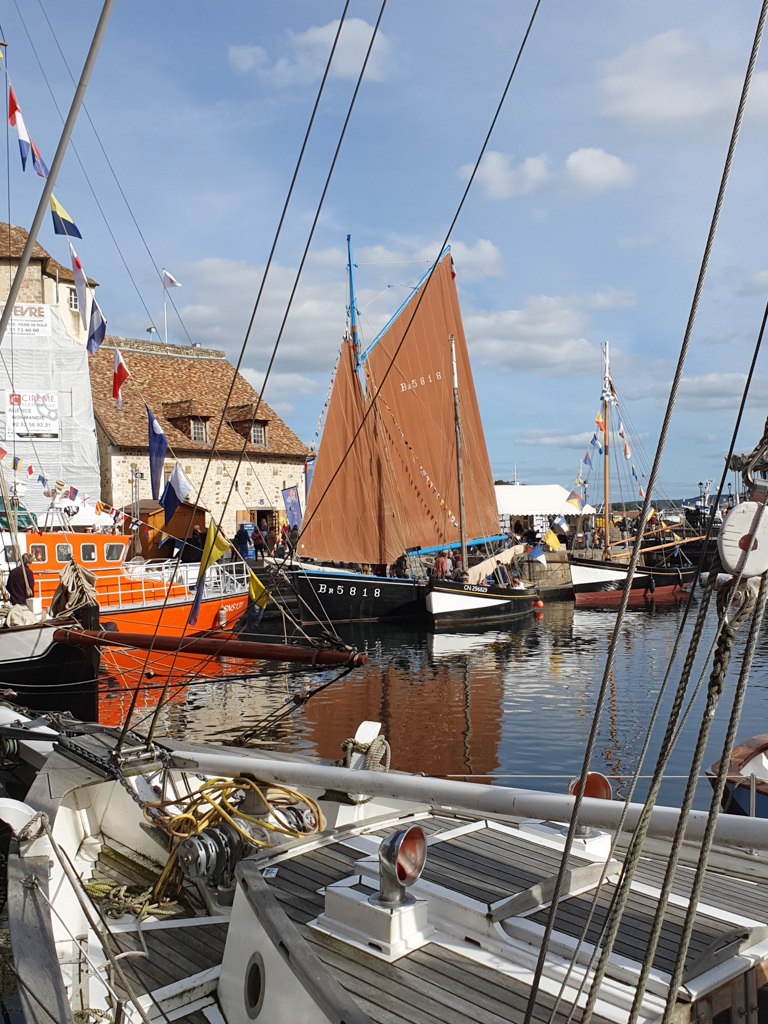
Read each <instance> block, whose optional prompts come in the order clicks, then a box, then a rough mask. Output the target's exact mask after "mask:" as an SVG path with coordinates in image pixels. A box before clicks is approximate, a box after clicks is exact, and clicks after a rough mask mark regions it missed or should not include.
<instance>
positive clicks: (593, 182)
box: [565, 149, 635, 195]
mask: <svg viewBox="0 0 768 1024" xmlns="http://www.w3.org/2000/svg"><path fill="white" fill-rule="evenodd" d="M565 179H566V181H567V182H568V183H569V184H570V185H573V186H574V187H575V188H577V189H578V190H579V191H580V192H586V193H589V194H591V195H595V194H597V193H598V192H608V191H609V190H610V189H614V188H628V187H629V186H630V185H631V184H632V183H633V182H634V180H635V168H634V167H633V166H631V165H630V164H626V163H624V161H623V160H622V159H621V158H620V157H618V156H613V155H612V154H611V153H606V152H605V150H603V149H577V150H576V151H575V152H574V153H571V155H570V156H569V157H568V158H567V159H566V161H565Z"/></svg>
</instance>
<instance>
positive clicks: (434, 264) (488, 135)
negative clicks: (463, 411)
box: [302, 0, 541, 529]
mask: <svg viewBox="0 0 768 1024" xmlns="http://www.w3.org/2000/svg"><path fill="white" fill-rule="evenodd" d="M540 6H541V0H536V4H535V6H534V8H533V13H532V14H531V17H530V19H529V21H528V26H527V28H526V30H525V35H524V36H523V40H522V42H521V43H520V47H519V49H518V51H517V56H516V58H515V62H514V64H513V65H512V70H511V71H510V73H509V77H508V78H507V83H506V85H505V86H504V90H503V92H502V94H501V99H500V100H499V103H498V105H497V107H496V111H495V113H494V115H493V118H492V119H491V124H490V127H489V128H488V131H487V133H486V136H485V138H484V140H483V144H482V146H481V147H480V152H479V154H478V157H477V160H476V161H475V165H474V167H473V168H472V173H471V174H470V176H469V180H468V181H467V185H466V188H465V189H464V192H463V193H462V196H461V199H460V200H459V205H458V207H457V209H456V212H455V214H454V215H453V218H452V220H451V223H450V225H449V226H448V230H447V231H446V233H445V238H444V240H443V243H442V245H441V246H440V249H439V252H438V254H437V257H436V258H435V260H434V261H433V262H432V266H431V267H430V269H429V270H428V272H427V276H426V278H425V280H424V286H423V287H422V289H421V291H420V292H419V297H418V300H417V302H416V305H415V306H414V309H413V313H412V314H411V318H410V320H409V321H408V323H407V324H406V326H405V330H404V331H403V336H402V338H401V339H400V342H399V344H398V346H397V348H396V349H395V351H394V354H393V356H392V359H391V360H390V363H389V366H388V367H387V369H386V371H385V372H384V375H383V377H382V378H381V383H380V384H379V386H378V388H377V389H376V391H375V392H374V394H373V395H372V397H371V401H370V402H369V403H368V408H367V409H366V411H365V413H364V415H363V418H362V420H361V421H360V425H359V426H358V428H357V430H356V431H355V433H354V435H353V437H352V440H351V441H350V442H349V445H348V447H347V450H346V451H345V452H344V455H343V456H342V457H341V459H340V461H339V465H338V466H337V467H336V470H335V472H334V473H333V475H332V476H331V479H330V480H329V481H328V483H327V485H326V487H325V490H324V491H323V493H322V494H321V495H320V498H319V500H318V503H317V505H315V507H314V509H313V510H312V513H311V514H310V516H309V518H308V519H307V520H305V522H304V523H303V525H302V529H306V528H307V526H309V524H310V523H311V522H312V520H313V519H314V517H315V515H316V514H317V511H318V509H319V508H320V505H321V504H322V503H323V501H324V500H325V497H326V495H327V494H328V491H329V490H330V489H331V487H332V486H333V482H334V480H335V479H336V477H337V476H338V475H339V472H340V471H341V467H342V466H343V465H344V463H345V461H346V460H347V459H348V458H349V455H350V452H351V451H352V449H353V448H354V446H355V442H356V441H357V438H358V437H359V436H360V433H361V431H362V429H363V427H364V426H365V423H366V420H367V419H368V417H369V416H370V414H371V412H372V411H373V407H374V406H375V404H376V399H377V398H378V396H379V394H380V392H381V389H382V387H383V386H384V383H385V381H386V379H387V377H388V376H389V374H390V372H391V370H392V368H393V366H394V365H395V361H396V360H397V357H398V355H399V354H400V349H401V348H402V347H403V345H404V344H405V339H406V338H407V337H408V335H409V333H410V329H411V325H412V324H413V321H414V319H415V317H416V314H417V313H418V311H419V307H420V306H421V303H422V300H423V299H424V296H425V295H426V293H427V289H428V288H429V285H430V282H431V281H432V277H433V275H434V271H435V268H436V267H437V265H438V263H439V262H440V257H441V256H442V254H443V253H444V252H445V247H446V246H447V245H448V239H449V238H450V237H451V232H452V231H453V229H454V227H455V226H456V222H457V221H458V219H459V215H460V214H461V211H462V209H463V208H464V203H465V202H466V199H467V196H468V195H469V190H470V189H471V188H472V185H473V183H474V180H475V177H476V176H477V172H478V169H479V167H480V162H481V160H482V158H483V156H484V155H485V151H486V149H487V148H488V143H489V142H490V140H491V135H492V134H493V130H494V128H495V127H496V122H497V121H498V119H499V116H500V114H501V110H502V107H503V106H504V102H505V100H506V98H507V93H508V92H509V89H510V86H511V85H512V80H513V78H514V77H515V72H516V71H517V67H518V65H519V63H520V60H521V58H522V56H523V52H524V50H525V46H526V43H527V42H528V37H529V36H530V34H531V30H532V28H533V23H534V21H535V20H536V15H537V13H538V10H539V7H540Z"/></svg>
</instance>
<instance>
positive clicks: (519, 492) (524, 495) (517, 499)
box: [496, 484, 596, 518]
mask: <svg viewBox="0 0 768 1024" xmlns="http://www.w3.org/2000/svg"><path fill="white" fill-rule="evenodd" d="M569 494H570V491H567V490H566V489H565V488H564V487H561V486H560V484H531V485H527V484H496V505H497V507H498V510H499V515H500V516H510V517H512V518H515V517H516V516H557V515H563V516H575V515H578V514H579V513H578V510H577V509H576V508H575V507H574V506H573V505H569V504H568V502H567V498H568V495H569ZM595 511H596V509H594V508H593V507H592V506H591V505H585V506H584V509H583V511H582V514H583V515H589V516H591V515H594V514H595Z"/></svg>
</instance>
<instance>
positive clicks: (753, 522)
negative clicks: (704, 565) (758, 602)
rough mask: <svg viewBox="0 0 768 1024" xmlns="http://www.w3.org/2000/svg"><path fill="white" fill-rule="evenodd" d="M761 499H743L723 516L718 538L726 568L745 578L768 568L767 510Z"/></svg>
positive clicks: (721, 558) (759, 573) (720, 552)
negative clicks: (764, 508) (764, 509)
mask: <svg viewBox="0 0 768 1024" xmlns="http://www.w3.org/2000/svg"><path fill="white" fill-rule="evenodd" d="M763 507H764V506H763V504H762V502H757V501H745V502H742V504H741V505H736V507H735V508H732V509H731V511H730V512H729V513H728V515H727V516H726V517H725V520H724V522H723V525H722V527H721V529H720V535H719V536H718V538H717V550H718V553H719V555H720V561H721V562H722V565H723V568H724V569H725V570H726V572H729V573H731V574H732V575H734V576H735V575H736V574H737V573H739V572H740V573H742V575H743V576H744V577H745V578H749V577H750V576H762V574H763V573H764V572H765V571H766V570H768V510H766V511H765V513H764V514H763V515H762V516H761V515H760V511H761V509H762V508H763Z"/></svg>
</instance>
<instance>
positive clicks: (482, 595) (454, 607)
mask: <svg viewBox="0 0 768 1024" xmlns="http://www.w3.org/2000/svg"><path fill="white" fill-rule="evenodd" d="M537 599H538V595H537V594H536V591H534V590H511V589H510V588H509V587H499V586H494V585H492V584H472V583H462V582H459V581H456V580H430V583H429V589H428V590H427V598H426V604H427V612H428V614H429V617H430V620H431V622H432V624H433V626H435V627H436V628H440V627H441V626H452V625H455V624H456V623H460V622H497V621H502V620H504V619H514V618H517V617H518V616H523V615H530V613H531V611H532V610H533V606H534V602H535V601H536V600H537Z"/></svg>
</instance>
